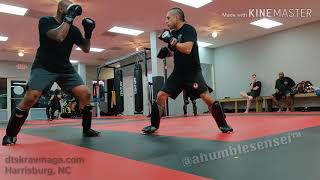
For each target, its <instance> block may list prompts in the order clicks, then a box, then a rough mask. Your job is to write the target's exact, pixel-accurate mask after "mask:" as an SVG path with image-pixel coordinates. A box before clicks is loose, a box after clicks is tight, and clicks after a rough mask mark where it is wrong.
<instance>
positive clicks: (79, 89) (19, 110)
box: [2, 0, 99, 145]
mask: <svg viewBox="0 0 320 180" xmlns="http://www.w3.org/2000/svg"><path fill="white" fill-rule="evenodd" d="M81 14H82V8H81V6H79V5H76V4H73V3H72V2H71V1H69V0H61V1H60V2H59V3H58V9H57V13H56V16H54V17H50V16H47V17H42V18H41V19H40V20H39V26H38V29H39V40H40V47H39V48H38V50H37V54H36V57H35V60H34V63H33V66H32V68H31V75H30V79H29V82H28V87H27V92H26V94H25V97H24V99H23V100H22V101H21V103H20V104H19V105H18V107H16V108H15V109H14V110H13V111H12V114H11V117H10V120H9V123H8V125H7V129H6V135H5V136H4V137H3V140H2V145H8V144H15V143H16V141H17V135H18V133H19V131H20V129H21V127H22V125H23V124H24V122H25V120H26V118H27V116H28V111H29V109H30V108H31V107H32V106H33V105H34V104H35V103H36V102H37V100H38V98H39V97H40V96H41V94H42V92H43V91H44V90H45V89H47V87H48V86H51V85H52V84H53V83H54V82H57V84H58V85H59V86H60V87H61V88H62V90H63V91H64V92H72V93H73V94H74V95H75V96H76V97H77V98H79V100H80V103H81V109H82V126H83V135H84V136H86V137H94V136H98V135H99V132H97V131H95V130H93V129H91V118H92V117H91V116H92V113H91V109H92V106H91V105H90V94H89V91H88V88H87V87H86V86H85V85H84V82H83V80H82V79H81V77H80V76H79V75H78V73H77V72H76V71H75V70H74V68H73V67H72V65H71V63H70V60H69V58H70V54H71V51H72V47H73V45H74V44H76V45H77V46H79V47H80V48H81V49H82V51H84V52H86V53H89V50H90V39H91V35H92V31H93V29H94V28H95V22H94V21H93V20H92V19H90V18H85V19H83V21H82V25H83V27H84V31H85V38H83V36H82V34H81V32H80V30H79V29H78V28H77V27H76V26H74V25H73V20H74V19H75V18H76V17H77V16H80V15H81Z"/></svg>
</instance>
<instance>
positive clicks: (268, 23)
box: [250, 18, 282, 29]
mask: <svg viewBox="0 0 320 180" xmlns="http://www.w3.org/2000/svg"><path fill="white" fill-rule="evenodd" d="M250 24H252V25H255V26H259V27H262V28H265V29H270V28H273V27H276V26H280V25H282V23H280V22H277V21H273V20H270V19H267V18H263V19H260V20H258V21H254V22H251V23H250Z"/></svg>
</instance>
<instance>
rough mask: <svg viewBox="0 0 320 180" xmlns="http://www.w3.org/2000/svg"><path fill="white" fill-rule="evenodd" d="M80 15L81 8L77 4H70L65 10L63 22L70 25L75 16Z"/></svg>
mask: <svg viewBox="0 0 320 180" xmlns="http://www.w3.org/2000/svg"><path fill="white" fill-rule="evenodd" d="M81 14H82V8H81V6H80V5H77V4H70V5H69V6H68V8H67V12H66V15H65V17H64V18H63V21H64V22H66V23H68V24H72V22H73V20H74V18H76V17H77V16H80V15H81Z"/></svg>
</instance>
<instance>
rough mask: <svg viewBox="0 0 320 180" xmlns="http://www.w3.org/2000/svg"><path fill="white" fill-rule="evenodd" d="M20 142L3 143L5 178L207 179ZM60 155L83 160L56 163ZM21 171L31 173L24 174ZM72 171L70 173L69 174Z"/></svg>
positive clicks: (38, 141) (37, 141)
mask: <svg viewBox="0 0 320 180" xmlns="http://www.w3.org/2000/svg"><path fill="white" fill-rule="evenodd" d="M0 134H1V135H3V134H4V131H3V130H0ZM66 136H67V132H66ZM79 138H81V137H79ZM18 142H19V143H18V144H16V145H15V146H0V157H1V161H0V169H1V171H0V179H2V180H17V179H23V180H43V179H46V180H51V179H52V180H56V179H59V180H70V179H79V180H88V179H92V180H100V179H101V180H106V179H111V180H128V179H139V180H144V179H145V180H150V179H152V180H164V179H186V180H187V179H188V180H189V179H190V180H193V179H194V180H207V178H204V177H200V176H196V175H193V174H188V173H184V172H181V171H176V170H172V169H168V168H164V167H160V166H156V165H152V164H148V163H144V162H139V161H135V160H131V159H127V158H123V157H120V156H115V155H112V154H107V153H103V152H99V151H95V150H90V149H87V148H83V147H78V146H74V145H69V144H65V143H61V142H58V141H53V140H49V139H46V138H41V137H36V136H31V135H24V134H20V135H19V141H18ZM102 143H103V142H102ZM11 157H13V158H17V160H18V161H19V158H20V157H26V158H42V160H40V162H42V163H40V162H39V161H38V163H35V159H32V161H30V160H29V162H28V163H24V164H22V163H20V164H19V163H10V162H13V161H12V159H13V158H11ZM60 158H61V159H63V160H66V158H80V160H81V162H80V163H77V164H59V163H58V164H56V165H55V164H53V163H55V162H59V160H60ZM20 159H21V158H20ZM44 159H45V160H44ZM73 160H75V159H73ZM20 162H21V161H20ZM46 162H47V163H46ZM50 162H51V163H50ZM58 167H60V169H63V170H65V171H60V172H64V173H65V174H63V173H62V174H61V173H60V174H58V172H59V171H58ZM10 168H11V169H10ZM19 168H20V174H13V173H14V172H17V170H18V169H19ZM40 169H42V170H43V169H47V170H46V171H44V170H43V171H42V172H46V174H43V175H39V174H34V173H35V172H37V173H39V172H40ZM51 170H54V171H55V173H56V174H54V175H51V176H50V175H48V174H49V173H50V172H51ZM22 172H24V173H28V174H21V173H22ZM69 172H70V174H68V173H69ZM10 173H11V174H10Z"/></svg>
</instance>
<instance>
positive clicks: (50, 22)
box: [32, 16, 84, 74]
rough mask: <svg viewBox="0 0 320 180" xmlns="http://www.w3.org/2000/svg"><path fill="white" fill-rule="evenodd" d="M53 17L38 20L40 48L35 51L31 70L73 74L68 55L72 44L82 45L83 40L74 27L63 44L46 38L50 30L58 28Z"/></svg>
mask: <svg viewBox="0 0 320 180" xmlns="http://www.w3.org/2000/svg"><path fill="white" fill-rule="evenodd" d="M60 25H61V24H59V23H58V22H57V21H56V19H55V18H54V17H51V16H46V17H42V18H40V20H39V39H40V47H39V48H38V50H37V54H36V57H35V60H34V62H33V67H32V68H44V69H46V70H48V71H50V72H55V73H67V74H69V73H75V70H74V68H73V67H72V64H71V63H70V60H69V58H70V54H71V51H72V47H73V45H74V44H76V45H78V46H80V45H83V44H84V38H83V37H82V34H81V32H80V30H79V29H78V28H77V27H76V26H73V25H72V26H71V27H70V30H69V33H68V35H67V37H66V38H65V40H64V41H63V42H58V41H55V40H53V39H51V38H49V37H48V36H47V32H48V31H49V30H51V29H55V28H57V27H59V26H60Z"/></svg>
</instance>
